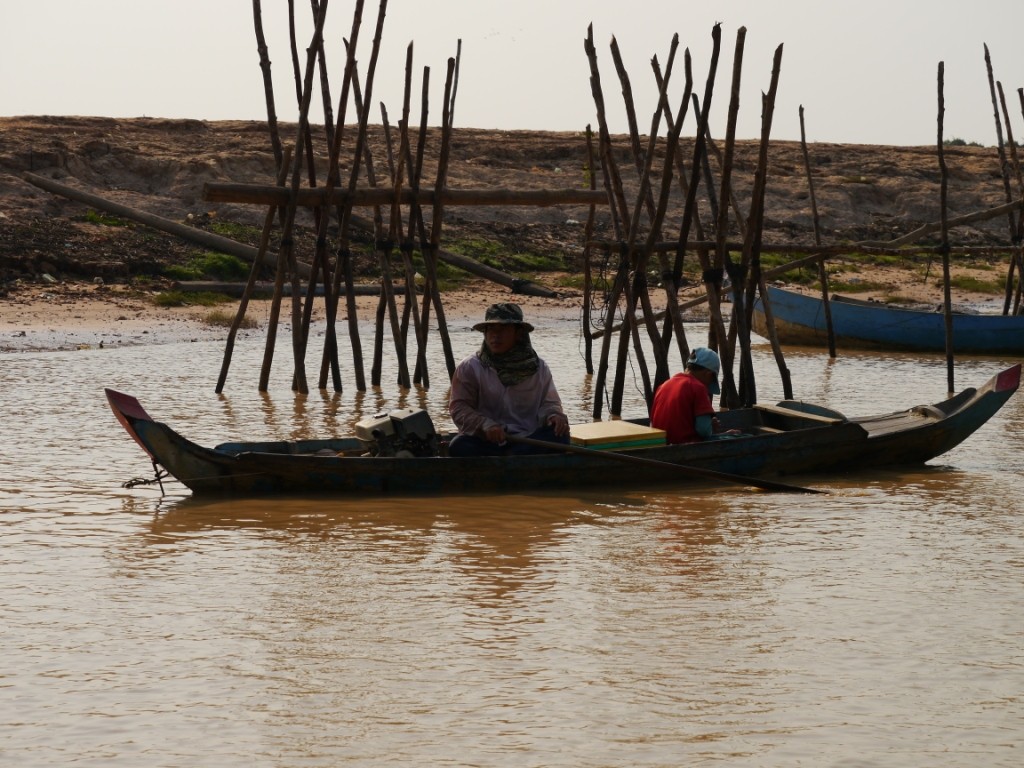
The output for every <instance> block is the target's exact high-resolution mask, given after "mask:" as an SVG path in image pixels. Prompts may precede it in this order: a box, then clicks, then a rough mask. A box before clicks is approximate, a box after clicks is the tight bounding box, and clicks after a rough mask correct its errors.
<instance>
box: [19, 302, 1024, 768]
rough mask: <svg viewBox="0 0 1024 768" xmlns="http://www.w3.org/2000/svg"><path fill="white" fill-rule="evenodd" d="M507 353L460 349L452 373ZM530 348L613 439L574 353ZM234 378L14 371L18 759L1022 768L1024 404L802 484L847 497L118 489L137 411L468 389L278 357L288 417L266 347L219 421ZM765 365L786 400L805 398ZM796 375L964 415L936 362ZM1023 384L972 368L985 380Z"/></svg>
mask: <svg viewBox="0 0 1024 768" xmlns="http://www.w3.org/2000/svg"><path fill="white" fill-rule="evenodd" d="M478 340H479V337H478V336H477V335H475V334H472V333H471V332H468V331H466V330H465V329H461V330H460V331H458V332H456V334H455V336H454V338H453V342H454V345H455V350H456V356H458V357H461V356H462V355H464V354H467V353H468V352H470V351H471V350H472V348H473V347H474V346H475V344H476V343H477V341H478ZM534 341H535V345H536V346H537V348H538V349H539V351H540V352H541V354H542V355H544V356H545V358H546V359H548V360H549V362H551V364H552V366H553V368H554V369H555V373H556V377H557V380H558V382H559V384H560V389H561V392H562V395H563V398H564V399H565V401H566V405H567V408H568V410H569V412H570V415H571V417H572V419H573V420H574V421H580V422H581V421H587V420H589V413H590V411H591V407H592V405H591V403H592V398H593V396H594V392H593V382H592V380H591V379H589V378H587V377H586V376H583V375H581V373H580V372H581V371H582V369H583V367H582V362H581V358H580V352H579V350H580V348H581V342H580V340H579V338H578V334H577V333H576V327H575V326H574V325H572V324H558V323H554V322H552V323H551V324H549V325H547V326H542V328H541V329H540V332H539V333H537V334H535V337H534ZM221 354H222V344H221V343H219V342H198V343H192V344H166V345H156V346H146V347H126V348H118V349H111V348H105V349H96V348H94V349H84V350H78V351H74V352H49V353H12V354H6V355H3V356H0V385H2V389H3V392H4V393H5V395H4V403H3V412H4V413H3V419H2V422H0V423H2V425H3V426H2V427H0V431H2V434H3V441H2V445H3V448H2V454H0V468H2V475H0V580H2V581H0V584H2V589H3V600H2V603H0V721H2V723H3V728H2V729H0V755H2V758H3V762H4V763H8V762H9V763H10V764H11V765H19V766H52V765H69V764H75V765H96V766H100V765H102V766H133V768H139V767H140V766H142V767H144V766H162V767H166V766H190V767H191V766H196V765H217V766H235V765H237V766H245V767H246V768H253V767H254V766H284V765H288V766H294V765H304V766H337V765H360V766H376V765H488V766H516V767H517V768H518V767H519V766H524V765H538V766H540V765H543V766H563V765H564V766H593V765H630V766H679V765H730V766H792V765H798V764H807V765H836V766H838V765H842V766H862V765H863V766H907V765H928V766H932V767H934V766H964V765H985V766H1011V765H1018V764H1019V761H1020V747H1021V739H1020V735H1021V724H1022V722H1024V701H1022V699H1021V691H1022V690H1024V655H1022V652H1021V647H1022V642H1024V619H1022V616H1024V578H1022V576H1024V570H1022V568H1024V566H1022V564H1024V536H1022V533H1021V531H1022V530H1024V500H1022V490H1024V475H1022V471H1024V451H1022V450H1021V448H1022V445H1024V439H1022V438H1024V426H1022V424H1024V399H1022V396H1021V395H1019V394H1018V395H1016V396H1015V397H1014V398H1013V399H1012V400H1011V401H1010V402H1009V404H1008V405H1007V406H1006V407H1005V408H1004V409H1003V410H1002V411H1001V412H1000V413H999V414H997V416H996V417H995V419H994V420H993V421H992V422H990V423H989V424H988V425H987V426H985V427H984V428H983V429H982V430H981V431H980V432H979V433H978V434H976V435H975V436H974V437H972V438H971V439H970V440H968V441H967V442H966V443H965V444H964V445H962V446H961V447H959V448H957V449H956V450H954V451H953V452H951V453H949V454H947V455H946V456H944V457H942V458H941V459H938V460H936V461H934V462H932V463H931V465H930V466H928V467H922V468H918V469H911V470H900V471H881V472H870V473H860V474H857V475H850V476H825V477H801V478H797V479H796V480H797V481H798V482H800V483H803V484H809V485H813V486H814V487H817V488H823V489H826V490H828V491H829V492H830V493H829V494H828V495H791V494H770V493H761V492H756V491H753V490H750V489H747V488H742V487H718V488H710V487H701V488H679V489H676V488H672V487H660V488H652V489H637V490H632V491H628V492H616V491H600V492H598V491H590V490H587V489H579V490H567V491H566V492H565V493H563V494H545V495H519V496H499V497H487V496H478V497H468V498H429V499H370V500H361V501H346V500H341V499H323V498H320V499H313V498H284V499H258V500H236V501H206V500H198V499H193V498H191V497H190V496H189V494H188V492H187V491H185V490H184V489H183V488H182V487H181V486H180V485H177V484H175V483H168V485H167V495H165V496H161V495H160V493H159V491H158V490H157V489H156V488H155V487H152V486H142V487H137V488H123V487H121V484H122V483H124V482H125V481H128V480H131V479H132V478H134V477H146V476H149V475H150V474H151V470H150V467H149V464H148V461H147V459H146V457H145V456H144V455H143V454H142V453H141V452H140V451H139V449H138V447H137V446H136V445H135V444H134V443H133V442H132V441H131V440H130V439H129V438H128V437H127V435H126V434H125V433H124V432H123V431H122V430H121V428H120V427H119V425H118V424H117V422H116V421H115V420H114V418H113V416H112V414H111V413H110V411H109V409H108V407H107V405H106V403H105V401H104V398H103V388H104V387H108V386H109V387H113V388H115V389H120V390H123V391H127V392H130V393H132V394H135V395H136V396H138V397H139V398H140V399H141V401H142V403H143V404H144V405H145V406H146V407H147V408H148V409H149V411H150V412H151V413H152V414H153V415H154V416H155V417H157V418H160V419H162V420H165V421H168V422H169V423H171V424H172V425H173V426H175V427H177V428H178V429H179V430H180V431H181V432H183V433H184V434H186V435H187V436H189V437H191V438H193V439H195V440H197V441H198V442H201V443H214V442H219V441H222V440H231V439H255V438H266V439H272V438H295V437H303V436H326V435H328V434H334V433H342V432H347V431H348V429H349V427H350V425H351V423H353V422H354V421H356V420H358V419H359V418H362V417H364V416H366V415H370V414H372V413H373V412H375V411H377V410H379V409H380V408H384V407H388V408H390V407H402V406H407V405H416V406H423V407H426V408H427V409H428V411H430V413H431V414H432V415H433V416H434V419H435V422H437V423H438V424H439V425H446V424H447V422H446V414H445V411H444V401H445V396H446V389H445V388H444V387H441V386H435V387H433V388H431V389H430V390H427V391H414V392H412V393H409V394H408V395H406V396H405V397H396V396H394V395H393V392H394V388H393V387H391V386H390V385H387V386H385V387H383V388H382V389H381V390H379V391H377V390H371V391H369V392H366V393H363V394H359V393H356V392H355V388H354V385H353V384H352V382H351V380H350V377H347V378H346V382H345V391H344V392H342V393H340V394H334V393H320V392H314V393H313V394H311V395H310V396H309V397H308V398H304V399H303V398H298V399H297V398H295V397H294V396H293V395H292V393H291V391H290V388H289V373H288V364H287V363H286V362H285V357H284V356H283V355H280V354H279V357H278V362H277V363H276V364H275V368H274V371H273V375H272V384H271V390H270V392H269V393H267V394H264V395H261V394H260V393H258V392H257V391H256V380H257V376H258V370H259V360H260V358H261V355H262V342H261V341H260V342H255V341H251V340H250V341H246V342H244V343H240V344H239V346H238V347H236V350H235V366H234V367H233V369H232V374H231V377H230V378H229V382H228V387H227V392H226V394H224V395H223V396H218V395H216V394H215V393H214V391H213V389H214V383H215V381H216V376H217V372H218V370H219V366H220V359H221ZM312 357H313V356H312V355H311V358H312ZM755 357H756V360H757V364H758V371H759V387H760V392H761V399H762V400H767V401H770V400H772V399H779V398H780V397H781V386H779V385H778V383H777V382H778V376H777V374H775V373H774V372H773V368H772V362H771V360H770V356H769V351H768V349H767V348H766V347H764V346H758V347H757V348H756V350H755ZM787 360H788V364H789V366H790V369H791V370H792V373H793V379H794V382H795V386H796V389H797V395H798V396H803V397H805V398H806V399H809V400H816V401H820V402H823V403H824V404H826V405H829V406H831V407H833V408H836V409H838V410H841V411H843V412H845V413H847V414H849V415H861V414H865V413H873V412H880V411H885V410H895V409H898V408H902V407H905V406H908V405H911V404H916V403H925V402H932V401H935V400H939V399H942V397H943V396H944V394H945V388H946V387H945V385H946V379H945V369H944V363H943V361H942V360H941V359H939V358H937V357H919V356H912V355H895V354H892V355H871V356H867V355H845V354H843V355H841V356H840V358H839V359H837V360H835V361H831V362H830V361H829V360H828V359H827V357H826V356H824V355H823V354H821V353H820V352H818V351H813V350H790V351H789V354H788V356H787ZM1007 364H1008V361H1006V360H995V359H981V358H973V359H970V360H964V361H961V362H960V363H959V366H958V369H957V385H958V387H964V386H970V385H974V384H980V383H982V382H983V381H985V380H986V379H987V378H988V377H989V376H991V375H992V374H994V373H995V372H997V371H998V370H1000V369H1001V368H1003V367H1005V366H1006V365H1007ZM435 370H436V372H435V374H434V378H435V380H441V378H442V372H443V365H442V364H441V363H440V362H438V361H435ZM386 373H387V376H388V378H387V379H386V380H387V381H391V380H393V371H390V370H388V371H387V372H386ZM346 376H348V375H347V374H346ZM633 381H639V377H638V376H637V377H634V374H633V372H631V373H630V382H631V384H630V387H629V395H628V403H627V408H626V409H625V410H626V415H639V414H640V413H641V407H640V402H641V399H640V395H639V392H638V391H637V387H636V386H634V385H633V383H632V382H633Z"/></svg>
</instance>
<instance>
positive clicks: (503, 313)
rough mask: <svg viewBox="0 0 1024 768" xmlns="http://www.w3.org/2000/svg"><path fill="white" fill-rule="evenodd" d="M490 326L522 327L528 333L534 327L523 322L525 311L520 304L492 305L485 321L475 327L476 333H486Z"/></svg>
mask: <svg viewBox="0 0 1024 768" xmlns="http://www.w3.org/2000/svg"><path fill="white" fill-rule="evenodd" d="M488 325H520V326H522V327H523V328H525V329H526V330H527V331H532V330H533V326H532V325H530V324H529V323H528V322H526V321H525V320H523V310H522V308H521V307H520V306H519V305H518V304H509V303H504V304H491V306H489V307H488V308H487V312H486V313H485V314H484V321H483V322H482V323H477V324H476V325H474V326H473V330H474V331H486V330H487V326H488Z"/></svg>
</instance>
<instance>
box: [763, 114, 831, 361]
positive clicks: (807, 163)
mask: <svg viewBox="0 0 1024 768" xmlns="http://www.w3.org/2000/svg"><path fill="white" fill-rule="evenodd" d="M800 149H801V151H802V152H803V156H804V170H805V171H806V172H807V191H808V194H809V195H810V198H811V221H812V222H813V224H814V244H815V245H816V246H819V247H820V246H821V221H820V219H819V218H818V200H817V198H816V197H815V194H814V176H813V174H812V173H811V158H810V153H809V152H808V151H807V131H806V130H805V128H804V105H803V104H801V105H800ZM818 282H819V283H820V285H821V306H822V308H823V309H824V311H825V333H826V336H827V338H828V356H829V357H831V358H835V356H836V332H835V327H834V326H833V325H832V302H831V300H830V299H829V295H828V270H827V269H826V268H825V260H824V259H822V260H821V261H819V262H818ZM761 296H762V298H763V299H764V300H765V301H767V295H766V292H765V291H764V290H762V291H761Z"/></svg>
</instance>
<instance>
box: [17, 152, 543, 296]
mask: <svg viewBox="0 0 1024 768" xmlns="http://www.w3.org/2000/svg"><path fill="white" fill-rule="evenodd" d="M22 177H23V178H24V179H25V181H27V182H29V183H30V184H34V185H35V186H37V187H39V188H40V189H45V190H46V191H47V192H52V193H53V194H55V195H61V196H62V197H66V198H68V199H70V200H77V201H78V202H80V203H85V204H86V205H91V206H92V207H94V208H97V209H99V210H102V211H107V212H109V213H113V214H116V215H117V216H123V217H124V218H126V219H131V220H132V221H137V222H139V223H140V224H145V225H146V226H147V227H152V228H153V229H156V230H159V231H161V232H167V233H169V234H172V235H175V236H177V237H180V238H182V239H184V240H188V241H190V242H193V243H198V244H199V245H203V246H206V247H207V248H211V249H213V250H215V251H219V252H220V253H226V254H228V255H229V256H237V257H238V258H240V259H244V260H246V261H248V262H249V263H252V262H254V261H256V259H257V258H259V249H258V248H253V247H252V246H250V245H245V244H244V243H239V242H238V241H237V240H232V239H230V238H227V237H222V236H221V235H217V234H214V233H212V232H206V231H205V230H202V229H197V228H196V227H190V226H188V225H187V224H181V223H179V222H177V221H172V220H170V219H165V218H163V217H162V216H157V215H155V214H152V213H146V212H145V211H140V210H138V209H137V208H132V207H130V206H127V205H122V204H121V203H115V202H113V201H112V200H107V199H106V198H104V197H100V196H99V195H95V194H92V193H90V192H85V191H84V190H81V189H76V188H75V187H69V186H67V185H66V184H61V183H60V182H57V181H54V180H53V179H48V178H46V177H44V176H37V175H36V174H34V173H28V172H26V173H24V174H23V175H22ZM225 186H231V185H225ZM272 189H278V188H277V187H273V188H272ZM285 191H287V190H285ZM520 204H522V203H520ZM352 223H353V224H356V225H358V226H360V228H362V229H366V230H367V231H370V232H372V231H373V223H372V222H370V221H366V220H363V219H360V218H359V217H356V216H353V218H352ZM437 257H438V258H439V259H441V261H444V262H445V263H447V264H451V265H452V266H454V267H458V268H459V269H461V270H463V271H464V272H468V273H469V274H471V275H476V276H477V277H482V278H484V279H485V280H490V281H491V282H492V283H497V284H498V285H504V286H505V287H507V288H511V289H512V292H513V293H521V294H523V295H524V296H539V297H542V298H548V299H552V298H556V297H557V296H558V292H557V291H553V290H551V289H550V288H546V287H544V286H543V285H539V284H538V283H535V282H533V281H532V280H526V279H523V278H519V277H515V276H514V275H510V274H508V273H506V272H502V271H501V270H498V269H494V268H493V267H488V266H487V265H486V264H481V263H480V262H479V261H476V260H475V259H472V258H470V257H469V256H462V255H460V254H457V253H451V252H449V251H445V250H443V249H439V250H438V252H437ZM277 259H278V256H277V252H276V251H271V250H269V249H268V250H267V251H266V253H265V254H264V255H263V260H262V263H263V264H264V265H266V266H268V267H270V268H272V269H276V268H277ZM297 269H298V273H299V275H300V276H301V277H302V278H303V279H304V280H309V278H310V275H311V274H312V269H311V267H310V265H309V264H306V263H305V262H301V261H300V262H297Z"/></svg>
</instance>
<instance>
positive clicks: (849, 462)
mask: <svg viewBox="0 0 1024 768" xmlns="http://www.w3.org/2000/svg"><path fill="white" fill-rule="evenodd" d="M1020 377H1021V366H1020V365H1019V364H1018V365H1015V366H1013V367H1011V368H1007V369H1006V370H1004V371H1002V372H1001V373H999V374H998V375H996V376H993V377H992V378H991V379H990V380H989V381H988V382H986V383H985V384H983V385H982V386H981V387H978V388H977V389H974V388H968V389H965V390H963V391H962V392H960V393H959V394H956V395H954V396H953V397H950V398H949V399H947V400H944V401H941V402H938V403H935V404H933V405H919V406H915V407H913V408H908V409H907V410H905V411H898V412H894V413H885V414H881V415H878V416H868V417H861V418H846V417H845V416H843V415H842V414H841V413H838V412H836V411H833V410H830V409H828V408H823V407H821V406H815V405H811V404H808V403H803V402H797V401H790V400H787V401H783V402H781V403H778V404H773V405H767V404H766V405H756V406H754V407H753V408H736V409H733V410H730V411H724V412H721V413H719V414H718V416H719V419H720V420H721V423H722V427H723V428H724V429H738V430H741V431H742V433H743V434H742V435H741V436H739V437H735V438H731V439H722V440H707V441H703V442H699V443H688V444H683V445H659V446H652V447H643V448H637V449H635V450H631V451H628V452H621V453H620V452H617V451H602V450H594V449H590V448H585V447H580V446H567V447H561V448H559V447H558V446H553V447H554V448H555V449H556V450H558V451H559V452H557V453H545V454H536V455H524V456H502V457H474V458H454V457H449V456H443V455H438V454H439V453H443V449H442V450H440V451H437V450H435V448H436V447H437V446H442V445H443V442H444V436H437V435H432V434H430V433H429V430H427V429H425V428H424V423H425V422H424V418H423V417H424V416H425V413H424V412H422V411H420V412H414V413H412V414H408V415H407V416H404V415H403V416H402V417H401V419H399V420H398V421H395V418H397V417H394V416H391V417H389V418H390V419H391V422H393V423H395V424H398V428H397V429H396V430H393V431H391V432H390V433H389V434H390V436H389V437H379V436H380V435H381V434H383V433H385V432H389V429H390V428H389V426H388V425H389V420H388V419H384V418H381V419H380V421H379V422H375V423H374V426H373V427H372V429H370V430H368V432H369V433H372V436H369V437H368V436H367V435H365V434H363V435H359V430H358V428H357V435H359V436H356V437H350V438H338V439H316V440H300V441H273V442H233V443H223V444H221V445H218V446H216V447H213V448H208V447H204V446H201V445H197V444H196V443H194V442H192V441H190V440H188V439H187V438H185V437H183V436H182V435H180V434H178V433H177V432H176V431H174V430H173V429H171V427H169V426H167V425H166V424H164V423H162V422H159V421H156V420H155V419H153V418H152V417H151V416H150V415H149V414H148V413H147V412H146V410H145V409H144V408H143V407H142V405H141V404H140V403H139V401H138V400H136V399H135V398H134V397H132V396H131V395H127V394H124V393H121V392H116V391H114V390H111V389H108V390H106V395H107V400H108V402H109V403H110V407H111V409H112V410H113V411H114V414H115V416H116V417H117V419H118V421H120V422H121V424H122V425H123V426H124V428H125V429H126V430H127V431H128V434H129V435H131V437H132V438H134V439H135V441H136V442H137V443H138V444H139V446H141V448H142V449H143V451H145V452H146V454H147V455H148V456H149V458H150V460H151V461H152V464H153V468H154V471H155V472H156V477H155V478H154V480H153V481H151V482H155V481H160V483H161V487H162V485H163V482H162V479H163V478H165V477H167V476H168V475H170V477H172V478H174V479H176V480H177V481H179V482H181V483H182V484H184V485H185V486H187V487H188V488H189V489H190V490H191V491H192V493H193V494H196V495H206V496H263V495H270V494H281V493H291V494H303V495H305V494H330V495H334V496H338V497H356V496H366V495H372V496H379V495H386V494H404V495H435V494H457V493H487V494H492V495H493V494H501V493H513V492H520V493H522V492H526V493H530V492H536V491H545V490H554V491H566V490H572V489H574V488H579V489H593V488H597V487H602V486H604V487H620V488H628V487H633V488H648V487H654V486H657V485H665V484H669V485H678V486H682V485H685V484H687V483H693V482H695V481H697V482H704V483H708V482H712V483H721V482H730V483H739V484H744V485H750V486H753V487H757V488H762V489H765V490H778V491H805V492H806V491H809V490H810V489H807V488H802V487H799V486H793V485H788V484H785V483H781V482H777V481H775V480H772V479H771V478H775V477H779V476H784V475H796V474H805V473H811V472H832V473H846V472H849V471H851V470H855V469H863V468H868V467H881V466H884V467H892V466H900V465H915V464H921V463H924V462H926V461H929V460H930V459H933V458H935V457H936V456H940V455H942V454H943V453H946V452H947V451H949V450H951V449H952V448H954V447H955V446H957V445H959V444H960V443H961V442H963V441H964V440H966V439H967V438H968V437H970V436H971V435H972V434H974V433H975V432H976V431H977V430H978V429H979V428H980V427H981V426H982V425H983V424H985V422H987V421H988V420H989V419H990V418H991V417H992V415H993V414H995V413H996V411H998V410H999V409H1000V408H1001V407H1002V406H1003V404H1004V403H1005V402H1006V401H1007V400H1008V399H1009V398H1010V397H1011V396H1012V395H1013V393H1014V392H1016V391H1017V389H1018V388H1019V387H1020ZM406 422H407V423H406ZM403 423H404V426H403ZM635 423H644V422H643V420H641V419H637V420H635ZM412 424H415V426H414V427H410V426H409V425H412ZM405 427H409V428H408V429H405ZM405 433H408V434H405ZM403 435H404V437H403ZM421 438H422V439H421ZM378 439H379V440H380V441H382V442H379V443H376V444H375V441H378Z"/></svg>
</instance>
